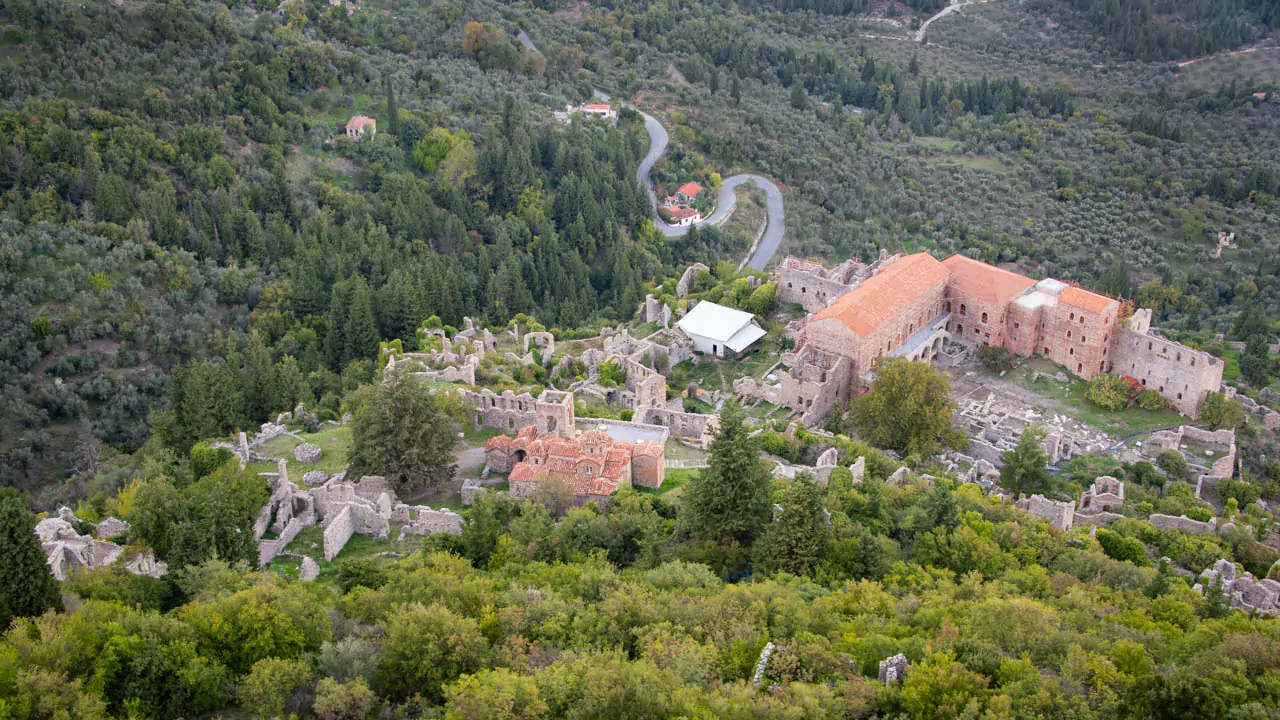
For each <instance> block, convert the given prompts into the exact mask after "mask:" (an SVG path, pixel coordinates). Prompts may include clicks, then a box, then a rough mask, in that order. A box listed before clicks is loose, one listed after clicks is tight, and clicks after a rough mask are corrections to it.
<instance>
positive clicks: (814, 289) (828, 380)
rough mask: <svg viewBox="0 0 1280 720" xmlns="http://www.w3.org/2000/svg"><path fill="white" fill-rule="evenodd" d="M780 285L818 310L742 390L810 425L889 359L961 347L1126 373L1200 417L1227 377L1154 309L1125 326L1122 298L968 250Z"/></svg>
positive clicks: (799, 276) (814, 270)
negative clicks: (1160, 329)
mask: <svg viewBox="0 0 1280 720" xmlns="http://www.w3.org/2000/svg"><path fill="white" fill-rule="evenodd" d="M775 280H776V282H777V283H778V292H779V299H780V300H782V301H783V302H799V303H800V304H802V305H804V306H805V308H806V309H809V310H810V311H811V312H812V313H813V314H812V315H811V316H810V318H809V319H808V320H807V321H805V322H803V323H801V324H800V326H799V329H798V333H797V335H798V339H797V347H796V350H795V351H794V352H793V353H788V354H785V355H784V357H783V364H784V365H785V366H786V367H787V368H789V369H788V370H785V371H783V372H782V373H779V374H778V376H777V378H776V379H774V378H770V380H771V381H772V384H770V383H763V384H762V383H757V381H755V380H753V379H745V380H740V381H738V382H736V383H735V384H734V389H735V391H737V392H739V393H743V394H746V395H750V396H754V397H760V398H762V399H764V400H767V401H769V402H772V403H775V404H781V405H786V406H788V407H792V408H795V409H797V410H800V411H801V412H803V413H804V417H805V421H806V422H816V421H819V420H821V418H822V416H823V415H825V414H826V411H827V410H828V409H829V408H830V407H831V406H832V405H834V404H835V403H836V402H841V401H843V400H845V399H847V398H848V397H850V396H851V395H853V394H854V393H856V392H858V391H859V390H860V389H861V388H863V387H865V386H866V384H867V383H868V382H869V381H870V379H871V374H870V373H871V371H872V369H873V368H874V365H875V362H876V360H877V359H879V358H881V357H905V358H908V359H910V360H917V361H923V362H937V361H941V360H948V359H954V358H955V357H956V354H953V353H952V352H951V349H953V348H957V347H959V346H961V345H967V346H983V345H991V346H997V347H1005V348H1007V349H1009V351H1011V352H1012V353H1013V354H1015V355H1019V356H1022V357H1031V356H1041V357H1045V358H1048V359H1049V360H1052V361H1053V362H1055V363H1058V364H1060V365H1062V366H1064V367H1066V368H1067V369H1068V370H1069V371H1070V372H1072V373H1075V374H1076V375H1078V376H1080V377H1082V378H1084V379H1086V380H1088V379H1090V378H1092V377H1093V376H1095V375H1097V374H1099V373H1106V372H1115V373H1119V374H1121V375H1126V376H1129V377H1132V378H1134V379H1135V380H1136V381H1138V382H1140V383H1141V384H1142V385H1143V386H1145V387H1149V388H1152V389H1154V390H1156V391H1157V392H1159V393H1160V395H1161V396H1162V397H1164V398H1165V399H1166V400H1168V401H1169V402H1170V403H1171V404H1172V405H1174V406H1175V407H1176V408H1178V410H1180V411H1181V412H1183V413H1185V414H1187V415H1190V416H1192V417H1194V416H1195V414H1196V412H1197V407H1198V405H1199V403H1200V401H1201V400H1203V399H1204V397H1205V395H1206V394H1207V393H1209V392H1210V391H1214V390H1217V389H1218V388H1219V387H1220V385H1221V381H1222V362H1221V361H1220V360H1217V359H1215V358H1212V357H1211V356H1209V355H1207V354H1205V353H1202V352H1198V351H1195V350H1193V349H1191V348H1188V347H1186V346H1183V345H1180V344H1178V343H1175V342H1172V341H1169V340H1166V339H1164V338H1161V337H1159V336H1157V335H1155V334H1154V333H1152V331H1151V314H1150V312H1149V311H1142V310H1140V311H1138V312H1136V313H1134V315H1133V317H1132V318H1131V319H1130V320H1129V321H1128V323H1127V324H1122V323H1121V322H1120V315H1121V306H1120V303H1119V302H1118V301H1116V300H1114V299H1112V298H1109V297H1106V296H1104V295H1100V294H1098V293H1094V292H1090V291H1088V290H1084V289H1082V288H1079V287H1075V286H1072V285H1068V284H1067V283H1064V282H1061V281H1059V280H1054V279H1052V278H1047V279H1044V280H1039V281H1037V280H1033V279H1032V278H1029V277H1026V276H1023V275H1019V274H1018V273H1015V272H1011V271H1009V270H1005V269H1002V268H998V267H995V266H993V265H988V264H987V263H983V262H980V261H978V260H974V259H972V258H969V257H965V256H963V255H952V256H951V257H949V258H947V259H946V260H944V261H941V262H939V261H938V260H936V259H934V258H933V257H932V256H931V255H929V254H928V253H916V254H914V255H908V256H906V257H902V258H894V257H888V256H886V255H884V254H882V256H881V259H880V260H879V261H877V262H876V263H875V264H874V265H864V264H862V263H859V262H857V261H849V262H847V263H844V264H842V265H839V266H837V267H836V268H833V269H831V270H823V269H822V268H821V267H820V266H817V265H814V264H813V263H806V262H803V261H799V260H796V259H794V258H787V260H785V261H784V262H783V264H782V266H780V267H779V268H778V270H777V272H776V275H775ZM836 293H841V294H839V295H838V296H836Z"/></svg>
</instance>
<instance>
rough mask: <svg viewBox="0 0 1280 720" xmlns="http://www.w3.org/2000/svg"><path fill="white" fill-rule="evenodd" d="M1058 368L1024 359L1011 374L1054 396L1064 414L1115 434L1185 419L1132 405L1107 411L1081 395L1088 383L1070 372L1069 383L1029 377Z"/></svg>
mask: <svg viewBox="0 0 1280 720" xmlns="http://www.w3.org/2000/svg"><path fill="white" fill-rule="evenodd" d="M1058 370H1061V368H1060V367H1058V366H1057V365H1054V364H1053V363H1051V362H1048V361H1046V360H1032V361H1028V362H1024V363H1023V364H1022V366H1021V367H1019V368H1018V370H1017V371H1016V372H1014V373H1012V375H1011V377H1012V378H1013V380H1014V382H1016V383H1017V384H1018V385H1020V386H1021V387H1024V388H1026V389H1028V390H1031V391H1032V392H1034V393H1036V394H1038V395H1043V396H1044V397H1048V398H1053V399H1055V400H1058V401H1059V403H1060V405H1061V407H1060V410H1061V412H1062V413H1063V414H1064V415H1068V416H1070V417H1073V418H1075V419H1076V420H1079V421H1080V422H1082V423H1084V424H1086V425H1092V426H1094V427H1096V428H1101V429H1103V430H1106V431H1107V432H1110V433H1114V434H1116V435H1120V436H1128V435H1134V434H1137V433H1141V432H1148V431H1151V430H1156V429H1159V428H1166V427H1171V426H1174V425H1179V424H1182V423H1183V422H1185V421H1186V418H1184V417H1183V416H1182V415H1180V414H1179V413H1177V412H1175V411H1173V410H1159V411H1155V412H1152V411H1150V410H1143V409H1142V408H1139V407H1133V408H1129V409H1127V410H1122V411H1120V412H1111V411H1110V410H1105V409H1103V408H1100V407H1098V406H1097V405H1094V404H1093V403H1092V402H1090V401H1089V400H1088V399H1087V398H1085V395H1084V393H1085V390H1087V389H1088V387H1089V383H1087V382H1085V381H1084V380H1081V379H1080V378H1078V377H1075V376H1074V375H1072V376H1070V377H1071V382H1069V383H1060V382H1058V381H1057V380H1052V379H1050V378H1047V377H1041V378H1039V379H1037V380H1036V381H1035V382H1032V381H1031V376H1032V374H1033V373H1034V372H1036V371H1040V372H1048V373H1053V372H1057V371H1058Z"/></svg>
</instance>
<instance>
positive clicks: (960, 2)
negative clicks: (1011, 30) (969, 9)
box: [915, 0, 987, 43]
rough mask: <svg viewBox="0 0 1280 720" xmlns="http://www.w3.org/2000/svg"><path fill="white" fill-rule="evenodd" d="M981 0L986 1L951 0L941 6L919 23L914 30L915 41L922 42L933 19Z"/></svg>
mask: <svg viewBox="0 0 1280 720" xmlns="http://www.w3.org/2000/svg"><path fill="white" fill-rule="evenodd" d="M983 2H987V0H951V4H949V5H947V6H946V7H944V8H942V9H941V10H939V11H938V12H937V13H935V14H934V15H933V16H932V17H930V18H929V19H928V20H925V21H924V22H923V23H921V24H920V29H919V30H916V35H915V40H916V42H918V43H922V42H924V37H925V33H926V32H927V31H928V30H929V26H930V25H932V24H933V21H934V20H941V19H942V18H944V17H946V16H948V15H950V14H951V13H953V12H956V11H958V10H960V9H961V8H963V7H965V6H966V5H977V4H978V3H983Z"/></svg>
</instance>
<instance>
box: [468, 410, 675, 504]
mask: <svg viewBox="0 0 1280 720" xmlns="http://www.w3.org/2000/svg"><path fill="white" fill-rule="evenodd" d="M484 449H485V461H486V462H487V463H488V465H489V468H490V469H492V470H495V471H498V472H507V473H510V475H509V476H508V481H509V482H510V484H511V487H510V493H511V496H512V497H515V498H524V497H529V496H530V495H531V494H533V492H534V491H535V490H537V489H538V488H539V487H540V486H541V485H542V484H543V483H545V482H547V481H548V480H558V481H560V482H562V483H564V484H565V485H566V486H567V487H568V488H569V489H570V490H571V491H572V492H573V494H574V495H575V496H577V497H579V498H582V499H585V500H593V501H597V502H602V501H604V500H605V499H607V498H608V497H609V496H610V495H612V494H613V493H615V492H617V491H618V488H621V487H623V486H627V485H632V484H636V485H641V486H644V487H653V488H656V487H661V485H662V480H663V472H664V464H665V448H664V446H663V445H662V444H661V443H653V442H643V441H642V442H640V443H637V444H632V443H629V442H625V441H620V440H615V439H614V438H612V437H610V436H609V434H608V433H607V432H605V431H604V430H600V429H593V430H588V431H587V432H585V433H583V434H582V435H581V436H578V437H568V438H566V437H561V436H558V435H550V436H542V435H540V434H539V428H538V427H537V426H535V425H530V426H528V427H525V428H522V429H521V430H520V432H519V433H518V434H517V435H516V436H515V437H510V436H507V435H499V436H497V437H493V438H490V439H489V441H488V442H486V443H485V448H484Z"/></svg>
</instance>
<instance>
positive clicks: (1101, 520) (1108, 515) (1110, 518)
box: [1075, 512, 1124, 527]
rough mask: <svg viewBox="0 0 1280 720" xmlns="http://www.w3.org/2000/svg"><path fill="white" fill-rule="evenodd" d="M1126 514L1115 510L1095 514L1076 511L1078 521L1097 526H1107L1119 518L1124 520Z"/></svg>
mask: <svg viewBox="0 0 1280 720" xmlns="http://www.w3.org/2000/svg"><path fill="white" fill-rule="evenodd" d="M1123 519H1124V515H1119V514H1117V513H1113V512H1100V513H1096V514H1093V515H1081V514H1080V513H1076V517H1075V521H1076V523H1078V524H1080V523H1082V524H1085V525H1095V526H1097V527H1106V526H1108V525H1110V524H1111V523H1113V522H1115V521H1117V520H1123Z"/></svg>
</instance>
